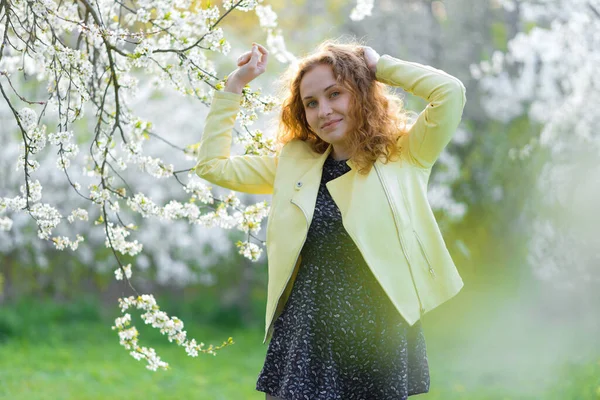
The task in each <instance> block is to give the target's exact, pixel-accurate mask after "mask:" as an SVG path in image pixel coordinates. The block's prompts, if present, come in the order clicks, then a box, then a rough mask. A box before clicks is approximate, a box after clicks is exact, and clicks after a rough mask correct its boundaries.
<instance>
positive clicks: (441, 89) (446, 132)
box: [376, 55, 467, 168]
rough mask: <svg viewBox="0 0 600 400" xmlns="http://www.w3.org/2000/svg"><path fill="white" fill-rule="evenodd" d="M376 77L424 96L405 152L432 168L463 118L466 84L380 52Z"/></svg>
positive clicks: (425, 67)
mask: <svg viewBox="0 0 600 400" xmlns="http://www.w3.org/2000/svg"><path fill="white" fill-rule="evenodd" d="M376 71H377V73H376V79H377V80H378V81H380V82H383V83H385V84H388V85H391V86H400V87H401V88H402V89H404V90H405V91H407V92H409V93H411V94H414V95H417V96H419V97H421V98H423V99H425V100H426V101H427V102H428V103H429V104H427V107H426V108H425V110H423V111H422V112H421V113H420V114H419V116H418V118H417V120H416V121H415V123H414V124H413V125H412V126H411V128H410V130H409V135H408V139H407V141H408V155H409V157H411V158H412V159H413V160H414V161H416V162H417V163H418V164H420V165H421V166H423V167H425V168H431V166H433V163H434V162H435V161H436V160H437V158H438V157H439V155H440V153H441V152H442V150H443V149H444V147H446V145H447V144H448V142H450V139H451V138H452V135H453V134H454V132H455V131H456V128H457V127H458V124H459V123H460V120H461V118H462V112H463V109H464V107H465V103H466V101H467V98H466V95H465V92H466V89H465V86H464V85H463V83H462V82H461V81H460V80H459V79H458V78H455V77H454V76H452V75H449V74H447V73H446V72H444V71H441V70H439V69H435V68H433V67H430V66H426V65H422V64H418V63H416V62H409V61H402V60H399V59H397V58H394V57H391V56H389V55H383V56H381V57H380V58H379V61H378V62H377V70H376Z"/></svg>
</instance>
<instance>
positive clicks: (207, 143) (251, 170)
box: [196, 45, 278, 194]
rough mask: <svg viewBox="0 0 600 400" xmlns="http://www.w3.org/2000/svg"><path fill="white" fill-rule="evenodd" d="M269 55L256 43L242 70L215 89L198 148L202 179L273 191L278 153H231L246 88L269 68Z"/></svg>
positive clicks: (229, 186)
mask: <svg viewBox="0 0 600 400" xmlns="http://www.w3.org/2000/svg"><path fill="white" fill-rule="evenodd" d="M261 55H262V59H261ZM267 55H268V54H267V51H266V49H265V48H264V47H262V46H260V45H255V46H253V49H252V51H249V52H246V53H244V54H242V55H241V56H240V57H239V58H238V69H236V70H235V71H234V72H233V73H232V74H231V75H230V76H229V79H228V80H227V85H226V87H225V91H223V92H219V91H215V92H214V95H213V101H212V104H211V106H210V110H209V112H208V116H207V117H206V124H205V126H204V133H203V134H202V139H201V140H200V148H199V150H198V159H197V163H196V174H197V175H198V176H199V177H200V178H203V179H206V180H207V181H209V182H211V183H213V184H215V185H218V186H221V187H224V188H227V189H231V190H235V191H239V192H245V193H252V194H271V193H273V182H274V181H275V170H276V168H277V161H278V159H277V157H276V156H255V155H240V156H233V157H232V156H230V151H231V143H232V131H233V127H234V125H235V119H236V116H237V114H238V112H239V109H240V102H241V100H242V94H241V93H242V88H243V87H244V86H245V85H246V84H248V83H249V82H250V81H251V80H252V79H254V78H256V77H257V76H258V75H260V74H262V73H263V72H264V71H265V69H266V64H267Z"/></svg>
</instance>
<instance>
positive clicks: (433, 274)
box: [400, 190, 435, 278]
mask: <svg viewBox="0 0 600 400" xmlns="http://www.w3.org/2000/svg"><path fill="white" fill-rule="evenodd" d="M400 195H402V200H403V201H404V206H405V207H406V208H407V209H408V212H409V214H408V215H409V216H410V215H411V214H410V212H411V210H410V208H409V206H408V201H407V200H406V195H405V194H404V190H401V191H400ZM410 218H411V220H410V224H411V225H412V226H413V230H412V231H413V233H414V234H415V237H416V238H417V242H418V243H419V248H420V250H421V253H422V254H423V257H425V261H427V266H428V267H429V273H430V274H431V276H432V277H434V278H435V271H434V270H433V265H432V264H431V262H430V261H429V257H427V253H425V247H423V243H422V242H421V238H420V237H419V235H418V234H417V231H416V230H415V228H414V225H413V223H412V217H410Z"/></svg>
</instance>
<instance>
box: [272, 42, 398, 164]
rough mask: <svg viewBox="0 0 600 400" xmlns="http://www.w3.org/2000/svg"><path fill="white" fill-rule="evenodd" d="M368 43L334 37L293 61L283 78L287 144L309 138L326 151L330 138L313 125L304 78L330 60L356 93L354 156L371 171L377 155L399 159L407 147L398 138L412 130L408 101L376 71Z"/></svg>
mask: <svg viewBox="0 0 600 400" xmlns="http://www.w3.org/2000/svg"><path fill="white" fill-rule="evenodd" d="M361 46H362V45H361V44H359V43H357V42H356V41H352V42H351V43H345V44H343V43H338V42H337V41H335V40H332V39H329V40H326V41H324V42H323V43H321V44H320V45H319V46H318V47H317V49H316V50H315V51H314V52H313V53H311V54H309V55H307V56H305V57H303V58H302V59H301V60H300V61H299V62H297V63H296V64H294V65H292V66H291V67H290V68H288V70H287V71H286V72H285V73H284V74H283V76H282V79H281V81H280V85H281V89H282V95H281V97H283V100H282V101H281V103H280V104H281V114H280V119H279V129H278V134H277V144H278V146H279V147H282V146H283V145H285V144H286V143H288V142H290V141H292V140H296V139H298V140H303V141H305V142H307V143H308V144H309V145H310V146H311V148H312V149H313V150H314V151H315V152H317V153H320V154H323V153H324V152H325V150H327V147H328V146H329V143H327V142H325V141H324V140H322V139H321V138H319V137H318V136H317V135H316V134H315V133H314V132H313V131H312V130H311V128H310V126H309V124H308V121H307V119H306V115H305V111H304V105H303V103H302V99H301V96H300V82H301V81H302V78H303V77H304V75H305V74H306V73H307V72H308V71H310V70H311V69H312V68H314V67H315V66H317V65H320V64H325V65H330V66H331V68H332V70H333V75H334V76H335V78H336V80H337V81H338V82H339V84H340V85H342V86H343V87H344V88H345V89H346V90H348V91H349V93H350V94H351V101H350V110H351V113H352V115H353V121H354V127H353V128H354V129H351V130H350V131H349V132H348V134H347V135H348V145H349V148H350V157H351V158H352V160H353V161H354V163H355V164H356V165H357V168H358V172H359V173H363V174H366V173H368V172H369V171H370V169H371V166H372V165H373V163H374V162H375V160H376V159H377V158H379V157H380V156H384V159H385V163H387V162H389V161H394V160H397V159H398V158H399V156H400V152H401V149H400V147H399V146H398V143H399V142H398V139H399V138H400V137H401V136H403V135H405V134H407V130H408V129H407V128H408V127H407V121H408V118H409V112H406V111H405V110H404V109H403V101H402V99H400V98H399V97H397V96H395V95H393V94H391V92H390V91H389V88H388V86H387V85H385V84H383V83H381V82H378V81H376V80H375V78H374V77H373V76H372V73H371V71H370V70H369V68H368V66H367V63H366V61H365V58H364V53H363V49H362V47H361Z"/></svg>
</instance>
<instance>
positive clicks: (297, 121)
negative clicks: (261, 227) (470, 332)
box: [196, 41, 466, 400]
mask: <svg viewBox="0 0 600 400" xmlns="http://www.w3.org/2000/svg"><path fill="white" fill-rule="evenodd" d="M267 58H268V52H267V50H266V49H265V48H264V47H263V46H260V45H256V44H255V45H253V47H252V50H251V51H249V52H246V53H244V54H242V55H241V56H240V57H239V59H238V68H237V69H236V70H235V71H234V72H233V73H232V74H231V75H230V76H229V78H228V80H227V84H226V86H225V90H224V91H222V92H215V93H214V97H213V103H212V105H211V110H210V112H209V115H208V117H207V121H206V127H205V130H204V134H203V137H202V142H201V145H200V150H199V158H198V164H197V166H196V173H197V174H198V175H199V176H200V177H202V178H204V179H206V180H208V181H210V182H212V183H214V184H217V185H220V186H222V187H225V188H229V189H232V190H237V191H242V192H247V193H256V194H272V195H273V198H272V202H271V210H270V215H269V219H268V224H267V253H268V264H269V284H268V297H267V313H266V327H265V328H266V329H265V338H264V341H263V343H266V341H267V340H268V339H269V338H271V341H270V343H269V347H268V350H267V355H266V359H265V363H264V366H263V368H262V371H261V372H260V375H259V376H258V381H257V384H256V389H257V390H258V391H262V392H265V393H266V398H267V399H285V400H296V399H323V400H325V399H327V400H329V399H343V400H351V399H356V400H358V399H361V400H364V399H377V400H386V399H389V400H391V399H394V400H397V399H406V398H407V397H408V396H409V395H412V394H417V393H425V392H428V391H429V383H430V381H429V369H428V363H427V355H426V346H425V339H424V336H423V332H422V328H421V323H420V318H421V316H422V315H423V314H424V313H425V312H428V311H430V310H432V309H434V308H435V307H437V306H439V305H440V304H442V303H443V302H445V301H447V300H448V299H450V298H451V297H453V296H454V295H455V294H457V293H458V292H459V290H460V289H461V288H462V286H463V282H462V279H461V277H460V275H459V274H458V272H457V269H456V267H455V266H454V263H453V261H452V259H451V257H450V254H449V253H448V250H447V249H446V246H445V244H444V241H443V238H442V236H441V233H440V230H439V228H438V225H437V223H436V221H435V218H434V215H433V213H432V211H431V208H430V206H429V203H428V202H427V182H428V179H429V175H430V173H431V167H432V165H433V163H434V162H435V160H436V159H437V157H438V156H439V154H440V153H441V151H442V150H443V148H444V147H445V146H446V144H447V143H448V142H449V140H450V138H451V136H452V134H453V132H454V131H455V129H456V127H457V126H458V123H459V122H460V119H461V116H462V110H463V108H464V105H465V101H466V98H465V88H464V86H463V84H462V83H461V82H460V81H459V80H458V79H456V78H455V77H452V76H450V75H448V74H446V73H445V72H443V71H440V70H437V69H434V68H432V67H428V66H424V65H421V64H418V63H412V62H406V61H402V60H398V59H396V58H393V57H390V56H388V55H384V56H381V57H380V56H379V55H378V54H377V53H376V52H375V51H374V50H373V49H371V48H370V47H364V46H360V45H357V44H336V43H335V42H332V41H326V42H324V43H323V44H322V45H321V46H319V48H318V49H317V50H316V51H315V52H314V53H313V54H310V55H308V56H306V57H304V58H303V59H302V60H301V61H300V63H299V64H298V65H296V66H294V67H293V68H290V70H289V71H288V78H289V79H288V81H287V90H288V94H287V97H286V98H285V99H284V101H283V106H282V111H281V124H280V126H281V129H280V132H279V135H278V139H279V143H280V145H281V146H280V147H279V149H278V150H277V152H276V155H275V156H252V155H245V156H230V146H231V132H232V129H233V126H234V123H235V118H236V115H237V113H238V111H239V107H240V101H241V99H242V95H241V93H242V88H243V87H244V86H245V85H246V84H248V83H249V82H250V81H252V80H253V79H254V78H256V77H257V76H259V75H260V74H262V73H263V72H264V71H265V69H266V65H267ZM386 84H388V85H393V86H400V87H402V88H403V89H404V90H406V91H408V92H410V93H414V94H416V95H418V96H420V97H422V98H424V99H426V100H427V101H428V103H429V104H428V105H427V107H426V109H425V110H424V111H423V112H422V113H421V114H419V116H418V118H416V120H415V122H414V123H412V124H410V125H409V124H407V123H406V120H407V119H406V115H405V114H404V113H402V112H399V107H398V104H401V103H399V101H398V99H396V98H394V97H393V96H391V95H390V94H388V92H387V86H386Z"/></svg>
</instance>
